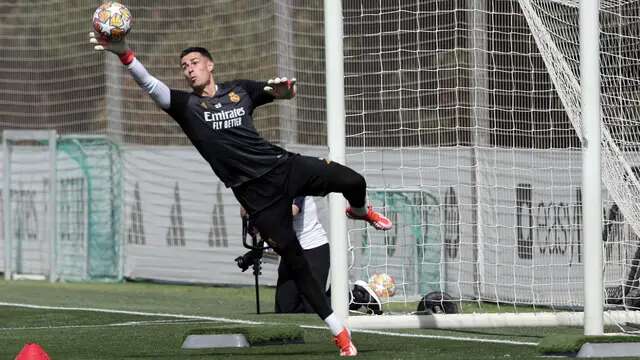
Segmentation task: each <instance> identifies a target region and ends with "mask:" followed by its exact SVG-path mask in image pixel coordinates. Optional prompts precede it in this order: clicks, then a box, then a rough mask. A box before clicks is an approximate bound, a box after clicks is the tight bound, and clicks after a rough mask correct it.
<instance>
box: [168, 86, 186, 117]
mask: <svg viewBox="0 0 640 360" xmlns="http://www.w3.org/2000/svg"><path fill="white" fill-rule="evenodd" d="M189 95H190V93H188V92H186V91H181V90H174V89H171V101H170V105H169V108H168V109H164V111H166V112H167V114H169V115H170V116H171V117H172V118H173V119H174V120H176V121H177V122H178V123H181V122H182V121H183V117H184V114H185V110H186V108H187V103H188V102H189Z"/></svg>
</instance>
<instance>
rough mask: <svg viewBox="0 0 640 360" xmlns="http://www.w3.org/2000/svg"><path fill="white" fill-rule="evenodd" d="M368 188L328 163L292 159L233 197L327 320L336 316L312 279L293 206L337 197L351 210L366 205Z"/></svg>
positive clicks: (341, 167)
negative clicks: (296, 200) (302, 201)
mask: <svg viewBox="0 0 640 360" xmlns="http://www.w3.org/2000/svg"><path fill="white" fill-rule="evenodd" d="M366 187H367V184H366V182H365V180H364V178H363V177H362V176H361V175H360V174H358V173H357V172H355V171H353V170H352V169H350V168H348V167H346V166H344V165H341V164H338V163H335V162H331V161H328V160H324V159H319V158H314V157H309V156H302V155H298V154H291V155H290V157H289V159H288V160H287V161H285V162H283V163H282V164H280V165H279V166H277V167H275V168H274V169H272V170H271V171H269V172H268V173H266V174H265V175H263V176H261V177H259V178H257V179H253V180H251V181H248V182H246V183H243V184H241V185H240V186H237V187H234V188H233V189H232V190H233V193H234V195H235V196H236V198H237V199H238V201H239V202H240V204H241V205H242V206H243V207H244V208H245V209H246V210H247V212H248V213H249V218H250V221H251V223H252V225H253V226H254V227H256V228H257V229H258V231H259V232H260V236H261V238H262V239H263V240H265V241H267V243H269V245H270V246H271V247H273V249H274V250H275V251H276V252H277V253H278V254H279V255H280V257H281V262H282V263H283V264H285V265H284V266H287V267H288V270H289V271H290V273H291V274H292V275H293V281H294V282H295V284H296V286H297V287H298V289H299V290H300V292H301V293H302V294H303V295H304V297H305V299H306V300H307V301H308V302H309V305H310V306H311V307H312V308H313V310H314V311H315V312H316V313H317V314H318V315H319V316H320V318H322V319H325V318H326V317H327V316H329V315H330V314H331V313H332V312H333V311H332V310H331V306H330V305H329V302H328V301H327V298H326V297H325V295H324V287H323V286H321V285H320V282H319V281H318V279H316V278H315V277H314V276H313V273H312V271H311V268H310V266H309V263H308V262H307V260H306V259H305V257H304V253H303V250H302V247H301V246H300V243H299V242H298V239H297V238H296V233H295V231H293V216H292V214H291V203H292V201H293V198H294V197H296V196H306V195H312V196H324V195H326V194H328V193H330V192H339V193H342V194H343V195H344V197H345V198H346V199H347V200H348V201H349V203H350V204H351V206H355V207H362V206H364V205H365V200H366V199H365V196H366Z"/></svg>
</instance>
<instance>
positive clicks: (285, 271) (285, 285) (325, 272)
mask: <svg viewBox="0 0 640 360" xmlns="http://www.w3.org/2000/svg"><path fill="white" fill-rule="evenodd" d="M302 252H303V253H304V257H305V259H307V262H308V263H309V267H310V268H311V273H312V274H313V277H314V278H315V279H316V280H318V282H319V283H320V286H321V287H322V289H323V290H324V289H325V287H326V286H325V284H326V283H327V279H328V278H329V264H330V260H329V257H330V254H329V244H324V245H320V246H318V247H315V248H313V249H303V250H302ZM324 294H325V296H327V295H328V294H327V292H326V291H325V292H324ZM327 301H329V299H328V298H327ZM275 311H276V313H313V312H314V311H313V308H312V307H311V305H309V302H308V301H307V300H306V299H305V297H304V295H302V292H301V291H300V289H298V286H297V285H296V282H295V280H294V274H293V273H292V272H291V269H289V267H288V266H286V264H285V263H284V262H282V263H280V266H279V267H278V283H277V285H276V307H275Z"/></svg>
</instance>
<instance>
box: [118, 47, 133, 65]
mask: <svg viewBox="0 0 640 360" xmlns="http://www.w3.org/2000/svg"><path fill="white" fill-rule="evenodd" d="M118 56H119V57H120V62H121V63H122V64H123V65H129V64H131V63H132V62H133V59H135V58H136V54H134V53H133V51H132V50H131V49H127V51H125V52H123V53H122V54H119V55H118Z"/></svg>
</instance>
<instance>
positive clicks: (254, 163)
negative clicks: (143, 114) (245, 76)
mask: <svg viewBox="0 0 640 360" xmlns="http://www.w3.org/2000/svg"><path fill="white" fill-rule="evenodd" d="M265 85H266V84H265V83H264V82H257V81H250V80H235V81H230V82H227V83H222V84H218V91H217V92H216V93H215V95H214V96H212V97H208V96H198V95H196V94H194V93H188V92H184V91H179V90H171V106H170V107H169V109H167V110H166V112H167V113H168V114H169V115H171V117H172V118H174V119H175V120H176V121H177V122H178V124H179V125H180V127H181V128H182V130H183V131H184V132H185V134H187V136H188V137H189V140H191V142H192V143H193V145H194V146H195V147H196V149H198V151H199V152H200V154H201V155H202V156H203V157H204V158H205V160H207V161H208V162H209V164H210V165H211V168H212V169H213V171H214V172H215V173H216V175H217V176H218V177H219V178H220V180H222V182H224V184H225V185H226V186H227V187H234V186H238V185H240V184H242V183H244V182H246V181H248V180H251V179H255V178H257V177H260V176H261V175H264V174H265V173H267V172H268V171H269V170H271V169H273V168H274V167H275V166H276V165H278V164H280V163H281V162H283V161H284V160H286V159H287V157H288V155H289V153H288V152H287V151H286V150H284V149H283V148H281V147H279V146H276V145H273V144H271V143H269V142H268V141H266V140H264V139H263V138H262V137H261V136H260V135H259V134H258V132H257V131H256V128H255V127H254V125H253V118H252V114H253V109H254V108H256V107H257V106H260V105H263V104H266V103H269V102H271V101H273V96H271V95H270V94H268V93H266V92H264V90H263V88H264V86H265Z"/></svg>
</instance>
